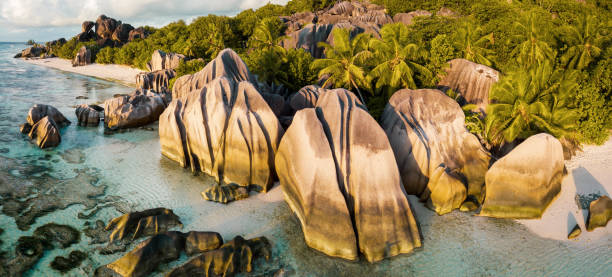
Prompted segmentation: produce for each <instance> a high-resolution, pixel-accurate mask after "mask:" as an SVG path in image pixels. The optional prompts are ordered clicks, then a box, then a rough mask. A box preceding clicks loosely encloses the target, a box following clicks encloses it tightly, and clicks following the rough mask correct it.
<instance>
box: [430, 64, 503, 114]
mask: <svg viewBox="0 0 612 277" xmlns="http://www.w3.org/2000/svg"><path fill="white" fill-rule="evenodd" d="M446 73H447V74H446V76H444V78H442V80H441V81H440V83H438V87H439V88H440V89H442V90H446V89H452V90H454V91H455V92H458V93H460V94H461V96H463V98H465V100H466V101H467V102H468V103H471V104H476V105H478V107H479V108H480V109H481V110H482V111H485V110H486V109H487V105H488V104H489V91H491V87H492V86H493V85H494V84H495V83H497V81H499V72H498V71H497V70H495V69H493V68H490V67H488V66H485V65H481V64H477V63H473V62H471V61H468V60H465V59H454V60H451V61H450V62H449V67H448V68H447V69H446Z"/></svg>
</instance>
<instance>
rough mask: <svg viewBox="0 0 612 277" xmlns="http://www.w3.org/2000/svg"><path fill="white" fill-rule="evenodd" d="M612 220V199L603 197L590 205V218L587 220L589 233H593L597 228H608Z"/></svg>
mask: <svg viewBox="0 0 612 277" xmlns="http://www.w3.org/2000/svg"><path fill="white" fill-rule="evenodd" d="M611 219H612V199H610V197H608V196H605V195H604V196H601V197H599V198H598V199H597V200H595V201H593V202H591V204H590V205H589V217H588V220H587V231H593V230H594V229H595V228H597V227H606V225H608V221H610V220H611Z"/></svg>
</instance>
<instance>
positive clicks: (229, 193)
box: [202, 183, 249, 204]
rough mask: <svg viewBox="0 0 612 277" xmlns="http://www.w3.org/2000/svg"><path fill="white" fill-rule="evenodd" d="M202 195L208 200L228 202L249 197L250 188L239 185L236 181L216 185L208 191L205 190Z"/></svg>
mask: <svg viewBox="0 0 612 277" xmlns="http://www.w3.org/2000/svg"><path fill="white" fill-rule="evenodd" d="M202 197H204V199H206V200H208V201H214V202H219V203H223V204H226V203H229V202H232V201H236V200H240V199H245V198H248V197H249V190H248V188H247V187H243V186H239V185H237V184H234V183H231V184H223V185H214V186H212V187H211V188H209V189H207V190H206V191H203V192H202Z"/></svg>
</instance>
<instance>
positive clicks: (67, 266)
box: [50, 250, 87, 273]
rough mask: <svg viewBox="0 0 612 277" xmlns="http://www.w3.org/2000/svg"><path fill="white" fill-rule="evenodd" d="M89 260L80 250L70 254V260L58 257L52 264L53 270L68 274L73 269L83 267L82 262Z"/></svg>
mask: <svg viewBox="0 0 612 277" xmlns="http://www.w3.org/2000/svg"><path fill="white" fill-rule="evenodd" d="M86 258H87V254H85V253H84V252H81V251H79V250H74V251H72V252H70V254H68V258H65V257H62V256H57V257H55V259H53V261H52V262H51V264H50V266H51V268H53V269H55V270H57V271H59V272H62V273H66V272H68V271H70V270H71V269H74V268H77V267H79V266H80V265H81V262H83V260H85V259H86Z"/></svg>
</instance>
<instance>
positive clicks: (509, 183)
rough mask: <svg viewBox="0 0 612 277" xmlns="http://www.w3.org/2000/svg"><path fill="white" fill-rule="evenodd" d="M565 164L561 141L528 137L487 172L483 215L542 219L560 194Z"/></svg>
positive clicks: (552, 138)
mask: <svg viewBox="0 0 612 277" xmlns="http://www.w3.org/2000/svg"><path fill="white" fill-rule="evenodd" d="M563 161H564V160H563V147H561V143H560V142H559V140H557V139H556V138H554V137H553V136H551V135H549V134H545V133H541V134H537V135H534V136H531V137H529V138H528V139H527V140H525V141H524V142H522V143H521V144H519V145H518V146H517V147H516V148H514V149H513V150H512V151H510V153H508V154H507V155H506V156H504V157H503V158H501V159H499V160H497V161H496V162H495V163H494V164H493V166H491V168H490V169H489V171H488V172H487V174H486V187H487V190H486V198H485V202H484V204H483V206H482V210H481V212H480V215H482V216H490V217H499V218H540V217H541V216H542V214H543V213H544V211H545V210H546V208H547V207H548V206H549V205H550V203H551V202H552V201H553V200H554V199H555V197H556V196H557V195H558V194H559V192H560V191H561V181H562V180H563V176H564V168H565V165H564V163H563Z"/></svg>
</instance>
